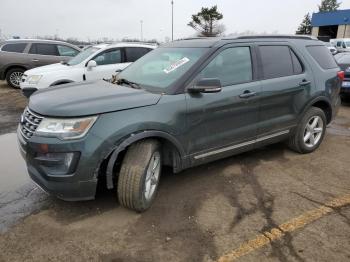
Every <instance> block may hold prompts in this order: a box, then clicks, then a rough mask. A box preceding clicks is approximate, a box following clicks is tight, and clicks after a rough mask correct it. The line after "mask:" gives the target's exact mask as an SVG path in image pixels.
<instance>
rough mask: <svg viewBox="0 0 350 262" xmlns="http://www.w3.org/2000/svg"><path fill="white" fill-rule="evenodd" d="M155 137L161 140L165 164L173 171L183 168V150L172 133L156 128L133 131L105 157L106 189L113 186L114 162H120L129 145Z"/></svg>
mask: <svg viewBox="0 0 350 262" xmlns="http://www.w3.org/2000/svg"><path fill="white" fill-rule="evenodd" d="M151 138H153V139H157V140H159V141H160V142H161V147H162V152H163V159H164V160H163V161H164V163H165V165H168V166H172V168H173V170H174V172H180V171H181V170H182V169H183V165H184V163H183V159H184V157H185V151H184V149H183V147H182V145H181V144H180V142H179V141H178V140H177V139H176V138H175V137H173V136H172V135H170V134H168V133H166V132H163V131H156V130H146V131H140V132H137V133H133V134H132V135H130V136H128V137H127V138H125V139H124V140H122V142H121V143H119V144H118V146H116V147H115V148H113V149H112V150H111V152H110V153H109V154H108V155H107V157H106V158H105V161H107V163H106V172H105V173H106V185H107V188H108V189H111V188H113V187H114V184H113V174H114V172H115V171H116V169H115V167H116V163H118V162H119V163H120V162H121V161H122V160H123V159H122V158H123V157H124V154H125V152H126V150H127V149H128V147H129V146H131V145H132V144H134V143H135V142H138V141H141V140H144V139H151Z"/></svg>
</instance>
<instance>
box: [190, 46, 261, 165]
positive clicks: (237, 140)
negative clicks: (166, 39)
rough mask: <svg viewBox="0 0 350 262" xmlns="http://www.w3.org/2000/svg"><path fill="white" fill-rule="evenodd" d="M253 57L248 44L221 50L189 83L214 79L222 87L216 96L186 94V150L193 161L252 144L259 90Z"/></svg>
mask: <svg viewBox="0 0 350 262" xmlns="http://www.w3.org/2000/svg"><path fill="white" fill-rule="evenodd" d="M253 57H255V53H254V50H253V47H252V46H251V45H249V44H243V45H232V46H227V47H224V48H222V49H221V50H219V51H217V53H216V56H214V58H213V59H212V60H211V61H210V62H209V63H208V64H207V65H205V66H204V68H203V69H201V71H200V72H199V73H198V75H197V76H196V77H195V79H194V81H193V83H191V85H193V84H194V83H195V82H196V81H198V80H199V79H202V78H218V79H219V80H220V81H221V85H222V91H221V92H219V93H201V94H190V93H188V94H186V99H187V107H188V117H187V119H188V130H189V132H188V135H187V137H188V139H189V141H188V149H187V150H188V152H190V153H191V154H192V155H193V156H194V159H195V160H197V161H201V160H202V161H205V159H206V158H207V157H211V158H212V157H214V158H219V157H222V156H223V154H226V153H227V154H229V153H230V152H231V151H232V150H234V149H239V148H247V146H251V145H252V144H253V142H254V140H255V138H256V135H257V122H258V111H259V94H260V91H261V85H260V82H259V81H257V79H256V75H255V71H256V70H255V69H254V68H255V66H254V65H255V63H254V62H253V61H255V60H256V59H253Z"/></svg>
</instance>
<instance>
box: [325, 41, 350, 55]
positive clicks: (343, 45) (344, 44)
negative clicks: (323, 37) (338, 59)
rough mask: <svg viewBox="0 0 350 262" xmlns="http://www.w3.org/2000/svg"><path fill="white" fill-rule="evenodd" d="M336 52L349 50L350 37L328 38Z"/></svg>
mask: <svg viewBox="0 0 350 262" xmlns="http://www.w3.org/2000/svg"><path fill="white" fill-rule="evenodd" d="M330 43H331V45H333V46H334V47H335V48H336V49H337V51H338V52H350V38H337V39H331V40H330Z"/></svg>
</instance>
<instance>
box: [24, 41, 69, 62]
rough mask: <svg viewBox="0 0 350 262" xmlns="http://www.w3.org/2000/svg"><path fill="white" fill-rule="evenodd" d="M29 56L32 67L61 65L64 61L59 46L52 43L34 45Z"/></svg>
mask: <svg viewBox="0 0 350 262" xmlns="http://www.w3.org/2000/svg"><path fill="white" fill-rule="evenodd" d="M28 54H29V57H30V62H31V64H32V67H38V66H44V65H48V64H54V63H59V62H60V61H61V60H62V58H61V57H60V56H59V53H58V49H57V45H56V44H52V43H32V44H31V46H30V48H29V52H28Z"/></svg>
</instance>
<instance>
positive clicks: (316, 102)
mask: <svg viewBox="0 0 350 262" xmlns="http://www.w3.org/2000/svg"><path fill="white" fill-rule="evenodd" d="M311 107H318V108H320V109H322V111H323V112H324V113H325V115H326V119H327V125H328V124H329V123H330V122H331V121H332V115H333V109H332V105H331V102H330V101H329V99H328V98H327V97H323V96H321V97H317V98H314V99H313V100H311V101H310V102H309V103H308V104H307V106H306V107H305V109H304V111H303V114H302V115H301V117H302V116H303V115H304V114H305V113H306V111H307V110H309V109H310V108H311Z"/></svg>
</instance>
